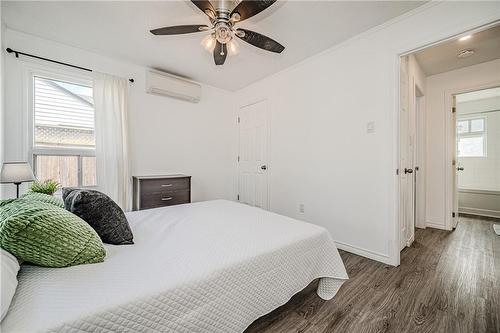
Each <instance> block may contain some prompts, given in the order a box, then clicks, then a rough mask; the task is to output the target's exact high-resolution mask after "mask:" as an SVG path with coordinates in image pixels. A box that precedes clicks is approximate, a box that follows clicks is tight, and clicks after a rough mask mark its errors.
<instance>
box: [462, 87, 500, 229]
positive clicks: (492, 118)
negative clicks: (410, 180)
mask: <svg viewBox="0 0 500 333" xmlns="http://www.w3.org/2000/svg"><path fill="white" fill-rule="evenodd" d="M454 98H455V105H456V108H455V110H456V117H455V118H456V121H455V128H456V169H457V173H456V175H457V177H456V183H455V189H454V192H455V193H456V199H455V207H456V209H455V211H458V213H459V214H469V215H475V216H484V217H494V218H500V87H498V86H497V87H492V88H488V89H480V90H474V91H470V92H466V93H462V94H457V95H455V96H454ZM455 226H456V225H455Z"/></svg>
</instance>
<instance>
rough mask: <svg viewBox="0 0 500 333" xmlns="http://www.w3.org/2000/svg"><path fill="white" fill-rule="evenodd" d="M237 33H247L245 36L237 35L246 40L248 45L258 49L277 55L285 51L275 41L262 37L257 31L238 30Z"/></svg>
mask: <svg viewBox="0 0 500 333" xmlns="http://www.w3.org/2000/svg"><path fill="white" fill-rule="evenodd" d="M237 31H243V32H244V33H245V34H244V35H243V36H241V34H238V33H236V36H238V38H240V39H242V40H244V41H245V42H247V43H248V44H252V45H253V46H257V47H258V48H261V49H264V50H266V51H271V52H276V53H281V52H283V50H284V49H285V47H284V46H283V45H281V44H280V43H278V42H277V41H275V40H274V39H271V38H269V37H266V36H264V35H261V34H259V33H257V32H255V31H251V30H246V29H241V28H240V29H238V30H237Z"/></svg>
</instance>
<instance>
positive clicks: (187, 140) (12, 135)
mask: <svg viewBox="0 0 500 333" xmlns="http://www.w3.org/2000/svg"><path fill="white" fill-rule="evenodd" d="M6 47H11V48H13V49H17V50H20V51H24V52H27V53H33V54H36V55H40V56H44V57H48V58H52V59H57V60H60V61H64V62H68V63H72V64H76V65H79V66H83V67H88V68H92V69H94V70H97V71H101V72H105V73H110V74H114V75H117V76H121V77H127V78H128V77H132V78H134V79H135V83H134V84H131V92H130V111H129V112H130V113H129V122H130V123H129V129H130V134H131V135H130V143H131V159H132V173H133V174H134V175H147V174H168V173H177V172H180V173H186V174H188V175H191V176H192V177H193V178H192V186H193V187H192V198H193V200H194V201H198V200H206V199H214V198H228V199H230V198H232V195H233V188H232V184H231V182H228V175H232V172H233V160H232V157H233V154H232V151H231V149H232V147H231V145H228V144H227V141H228V138H231V137H232V127H233V125H232V124H233V122H234V118H233V114H232V112H233V107H232V105H233V102H232V99H231V98H232V93H230V92H228V91H224V90H221V89H218V88H214V87H211V86H206V85H203V87H202V95H203V96H202V99H201V102H200V103H198V104H192V103H189V102H184V101H180V100H176V99H172V98H168V97H160V96H155V95H149V94H146V93H145V71H146V69H145V68H143V67H139V66H135V65H132V64H128V63H124V62H121V61H118V60H116V59H111V58H108V57H104V56H101V55H98V54H94V53H91V52H87V51H84V50H81V49H77V48H73V47H69V46H66V45H63V44H59V43H55V42H52V41H48V40H44V39H41V38H37V37H34V36H31V35H27V34H23V33H20V32H16V31H13V30H9V29H7V30H6V32H5V38H4V41H3V47H2V50H5V48H6ZM2 52H5V51H2ZM4 56H5V62H6V72H5V82H7V83H8V84H6V86H5V93H6V94H5V95H6V100H5V102H6V114H5V125H4V127H3V131H4V133H3V134H4V137H5V159H6V160H19V159H21V160H27V159H28V156H27V155H28V152H27V149H28V136H27V133H28V125H27V110H26V106H25V105H24V104H23V99H24V97H23V89H24V88H23V70H24V68H25V66H26V64H32V63H33V62H32V60H30V59H28V58H26V57H21V58H19V59H16V58H15V57H14V56H13V55H12V54H11V55H8V54H4ZM37 64H40V65H42V66H51V65H49V64H48V63H46V62H37ZM51 67H52V66H51ZM55 67H57V68H59V69H61V68H62V69H63V70H68V69H66V68H65V67H61V66H57V65H55ZM79 73H81V72H80V71H79ZM6 186H7V185H6ZM13 190H14V187H13V186H11V191H10V193H9V194H6V195H12V193H14V192H13Z"/></svg>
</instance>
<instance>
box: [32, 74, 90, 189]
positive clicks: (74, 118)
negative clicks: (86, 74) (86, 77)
mask: <svg viewBox="0 0 500 333" xmlns="http://www.w3.org/2000/svg"><path fill="white" fill-rule="evenodd" d="M32 152H33V164H34V170H35V173H36V176H37V178H38V180H42V181H43V180H46V179H53V180H56V181H58V182H59V183H60V184H61V185H62V186H95V185H96V158H95V135H94V101H93V97H92V87H90V86H89V85H88V84H87V85H85V84H82V83H81V82H80V81H79V80H76V79H75V82H69V81H62V80H55V79H52V78H48V77H42V76H34V77H33V149H32Z"/></svg>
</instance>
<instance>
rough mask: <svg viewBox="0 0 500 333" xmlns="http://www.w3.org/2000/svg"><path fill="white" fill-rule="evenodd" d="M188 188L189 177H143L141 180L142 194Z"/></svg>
mask: <svg viewBox="0 0 500 333" xmlns="http://www.w3.org/2000/svg"><path fill="white" fill-rule="evenodd" d="M188 189H189V178H164V179H145V180H142V181H141V193H142V194H149V193H158V192H167V191H177V190H188Z"/></svg>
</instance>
